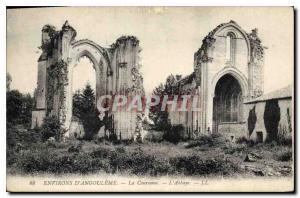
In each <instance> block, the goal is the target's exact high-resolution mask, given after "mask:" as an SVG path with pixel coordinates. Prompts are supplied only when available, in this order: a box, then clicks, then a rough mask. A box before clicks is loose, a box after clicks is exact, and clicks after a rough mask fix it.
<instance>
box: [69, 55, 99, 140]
mask: <svg viewBox="0 0 300 198" xmlns="http://www.w3.org/2000/svg"><path fill="white" fill-rule="evenodd" d="M97 70H98V65H97V62H96V61H95V59H94V58H93V57H91V56H90V55H89V54H88V53H80V54H79V55H78V58H77V59H76V62H75V63H74V64H73V65H72V67H71V82H70V87H71V89H70V90H71V100H70V103H71V105H70V106H71V112H72V113H71V123H70V136H71V137H74V138H77V139H92V138H93V137H94V135H95V134H96V133H97V132H98V131H99V128H100V124H101V123H100V120H99V118H98V114H99V113H98V111H97V107H96V91H97V73H98V71H97Z"/></svg>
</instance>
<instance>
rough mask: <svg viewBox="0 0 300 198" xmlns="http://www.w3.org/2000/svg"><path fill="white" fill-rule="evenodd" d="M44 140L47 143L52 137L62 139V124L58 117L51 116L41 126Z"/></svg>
mask: <svg viewBox="0 0 300 198" xmlns="http://www.w3.org/2000/svg"><path fill="white" fill-rule="evenodd" d="M41 131H42V140H43V141H46V140H48V139H49V138H50V137H55V139H56V140H59V139H60V135H61V123H60V122H59V120H58V118H57V117H56V116H49V117H46V118H45V119H44V122H43V124H42V126H41Z"/></svg>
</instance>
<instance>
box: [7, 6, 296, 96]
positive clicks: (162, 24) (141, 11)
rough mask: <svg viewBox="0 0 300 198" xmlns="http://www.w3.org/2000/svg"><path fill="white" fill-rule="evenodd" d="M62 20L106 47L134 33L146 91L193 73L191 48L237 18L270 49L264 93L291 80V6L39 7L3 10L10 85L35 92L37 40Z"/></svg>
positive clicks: (61, 22)
mask: <svg viewBox="0 0 300 198" xmlns="http://www.w3.org/2000/svg"><path fill="white" fill-rule="evenodd" d="M65 20H69V23H70V24H71V25H72V26H73V27H74V28H75V29H76V31H77V36H76V39H77V40H79V39H85V38H88V39H90V40H92V41H94V42H96V43H98V44H99V45H101V46H103V47H108V46H109V45H110V44H112V43H113V42H114V41H115V40H116V39H117V38H118V37H120V36H122V35H134V36H137V37H138V39H139V40H140V46H141V47H142V49H143V51H142V52H141V57H142V62H141V63H142V68H141V72H142V73H143V76H144V87H145V89H146V91H147V92H151V91H152V90H153V88H154V87H155V86H157V85H158V84H159V83H160V82H164V81H165V79H166V77H167V76H168V75H169V74H171V73H173V74H183V75H187V74H189V73H191V72H192V71H193V56H194V52H195V51H197V50H198V48H199V47H200V46H201V42H202V39H203V38H204V36H206V35H207V34H208V33H209V32H210V31H211V30H212V29H214V28H215V27H216V26H217V25H219V24H220V23H224V22H229V21H230V20H234V21H236V22H237V23H238V24H239V25H240V26H241V27H242V28H243V29H244V30H246V31H247V32H250V31H251V29H253V28H258V34H259V36H260V38H261V40H262V42H263V45H264V46H267V47H268V49H267V50H266V58H265V72H264V76H265V78H264V87H265V92H269V91H273V90H275V89H278V88H281V87H283V86H285V85H288V84H291V83H293V75H294V73H293V72H294V71H293V68H294V62H293V61H294V57H293V50H294V49H293V44H294V39H293V37H294V35H293V10H292V8H291V7H290V8H275V7H273V8H267V7H261V8H259V7H256V8H241V7H235V8H220V7H214V8H210V7H202V8H201V7H198V8H192V7H186V8H178V7H177V8H175V7H173V8H171V7H165V8H158V7H156V8H149V7H148V8H145V7H139V8H137V7H135V8H134V7H133V8H124V7H123V8H120V7H114V8H109V7H107V8H99V7H85V8H43V9H41V8H38V9H17V10H8V11H7V71H8V72H9V73H10V74H11V76H12V84H11V88H12V89H19V90H20V91H21V92H29V93H33V90H34V88H35V87H36V81H37V60H38V57H39V56H40V53H41V52H40V51H39V50H38V48H37V47H38V46H40V42H41V29H42V27H43V26H44V25H45V24H52V25H54V26H56V27H57V29H60V28H61V26H62V25H63V23H64V21H65ZM80 64H83V66H82V67H81V68H85V65H88V66H89V63H88V61H82V63H80ZM89 67H90V66H89ZM78 69H79V68H78ZM80 71H81V72H78V73H79V74H82V71H85V70H84V69H82V70H80ZM90 71H91V70H90ZM90 74H91V72H90ZM91 75H92V74H91ZM87 76H88V75H85V78H84V80H82V78H80V77H79V78H78V79H77V81H81V80H82V82H78V84H79V85H74V87H75V88H74V89H76V86H79V87H80V86H82V85H84V84H85V83H86V80H87V79H86V77H87ZM88 79H89V77H88Z"/></svg>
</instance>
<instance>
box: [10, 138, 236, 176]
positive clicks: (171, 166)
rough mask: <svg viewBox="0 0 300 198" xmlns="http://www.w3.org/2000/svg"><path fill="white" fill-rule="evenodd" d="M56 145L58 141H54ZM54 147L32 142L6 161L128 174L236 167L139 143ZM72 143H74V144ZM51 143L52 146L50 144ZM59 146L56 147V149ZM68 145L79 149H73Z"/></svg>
mask: <svg viewBox="0 0 300 198" xmlns="http://www.w3.org/2000/svg"><path fill="white" fill-rule="evenodd" d="M58 144H59V143H58ZM61 144H62V145H56V146H55V148H53V147H52V149H51V146H50V147H49V145H47V144H46V143H39V144H36V145H35V146H34V147H32V148H31V149H28V150H21V151H20V152H18V153H17V154H16V156H17V157H16V158H14V159H12V160H11V161H10V162H11V164H12V165H14V167H17V168H19V169H20V171H21V172H24V173H29V174H31V173H55V174H60V173H81V174H87V173H94V172H99V171H100V172H101V171H102V172H106V173H126V174H129V175H151V176H162V175H170V174H172V175H174V174H177V175H178V174H180V175H210V174H222V175H227V174H230V173H234V172H236V171H237V170H238V166H237V165H236V164H235V163H233V162H231V161H226V160H225V159H222V158H210V159H207V158H204V157H202V156H201V155H200V154H197V153H191V154H190V155H188V156H182V155H176V156H165V157H161V156H159V157H158V156H157V155H155V153H146V152H145V151H144V150H143V149H142V148H141V147H140V146H136V147H135V148H133V149H131V150H126V149H125V148H124V147H123V145H121V146H105V145H101V146H99V145H98V147H97V148H94V149H92V150H90V151H87V150H89V149H87V148H85V149H83V147H85V145H83V146H82V147H76V145H69V146H68V147H67V146H66V144H64V143H61ZM74 144H75V143H74ZM52 146H53V145H52ZM58 148H59V149H58ZM70 148H79V149H80V150H79V151H77V150H76V151H75V152H74V150H72V149H70Z"/></svg>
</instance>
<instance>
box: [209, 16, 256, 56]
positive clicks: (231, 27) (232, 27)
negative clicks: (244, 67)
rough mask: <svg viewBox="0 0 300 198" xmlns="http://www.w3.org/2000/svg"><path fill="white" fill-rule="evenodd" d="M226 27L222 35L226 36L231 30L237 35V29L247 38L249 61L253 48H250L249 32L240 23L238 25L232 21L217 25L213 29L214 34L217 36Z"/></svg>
mask: <svg viewBox="0 0 300 198" xmlns="http://www.w3.org/2000/svg"><path fill="white" fill-rule="evenodd" d="M224 29H226V30H225V31H224V34H223V35H222V36H226V35H227V34H228V33H229V32H232V33H233V34H235V36H236V37H237V34H236V33H235V31H237V32H239V33H240V34H241V35H242V36H243V38H244V39H245V41H246V44H247V49H248V50H247V51H248V52H247V57H248V62H249V61H250V50H251V48H250V40H249V38H248V36H247V33H246V32H245V31H244V30H243V29H242V28H241V27H240V26H239V25H237V24H236V23H235V22H234V21H231V22H229V23H226V24H222V25H220V26H219V27H217V28H216V29H215V30H213V31H212V32H213V33H212V36H213V37H215V36H216V35H217V34H219V33H220V32H221V31H223V30H224Z"/></svg>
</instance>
